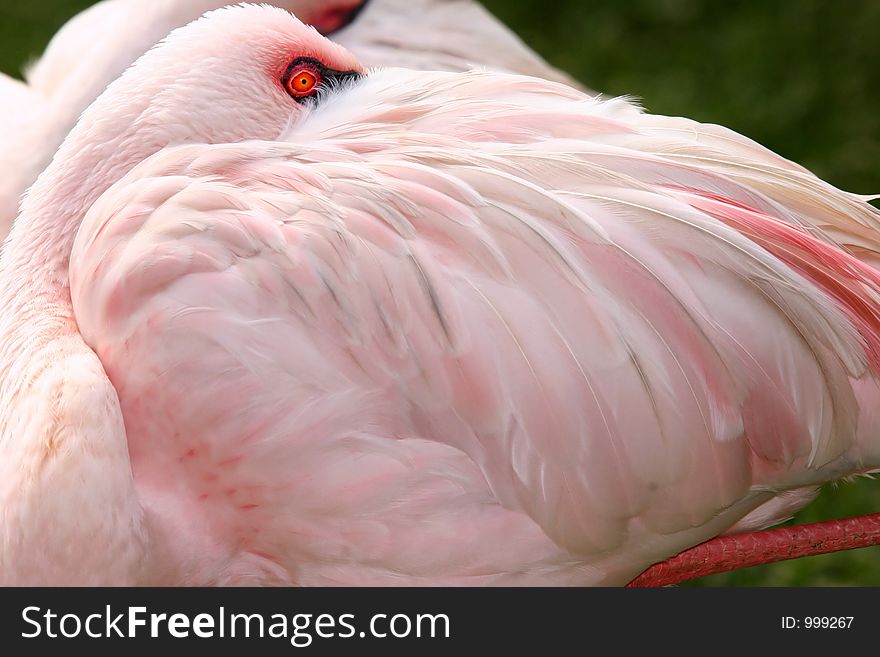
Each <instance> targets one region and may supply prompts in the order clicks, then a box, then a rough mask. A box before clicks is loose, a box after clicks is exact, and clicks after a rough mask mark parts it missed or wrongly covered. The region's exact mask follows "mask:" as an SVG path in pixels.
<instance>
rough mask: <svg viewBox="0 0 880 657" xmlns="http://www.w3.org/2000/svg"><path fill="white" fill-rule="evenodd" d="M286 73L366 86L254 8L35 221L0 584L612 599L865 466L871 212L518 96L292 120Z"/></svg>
mask: <svg viewBox="0 0 880 657" xmlns="http://www.w3.org/2000/svg"><path fill="white" fill-rule="evenodd" d="M196 55H197V56H198V58H199V60H200V61H209V62H210V61H214V59H213V58H216V60H217V61H218V62H222V65H220V64H218V65H217V66H216V67H214V68H211V67H210V66H209V70H208V71H205V70H202V69H199V70H191V66H190V62H191V61H192V57H194V56H196ZM302 56H308V57H313V58H317V59H319V60H320V61H321V62H322V63H323V64H324V65H326V66H327V67H328V68H329V69H333V70H337V71H355V72H363V69H362V68H361V67H360V65H359V64H358V62H357V61H356V60H355V59H354V58H353V57H352V56H351V55H349V54H348V53H346V52H345V51H344V50H342V49H341V48H338V47H333V46H332V45H331V44H329V43H328V42H326V41H325V40H323V39H321V38H320V37H318V36H317V35H316V34H315V33H314V32H310V31H308V30H305V29H304V28H303V27H302V26H301V25H300V24H299V23H298V22H297V21H296V20H295V19H293V18H291V17H290V16H289V15H287V14H285V13H284V12H281V11H275V10H270V9H266V8H262V9H261V8H254V7H244V8H237V9H229V10H223V11H220V12H215V13H213V14H211V15H209V17H208V18H205V19H203V20H201V21H198V22H196V23H194V24H192V25H190V26H188V27H187V28H184V29H182V30H179V31H178V32H175V33H174V35H172V37H171V38H170V39H169V40H168V41H167V43H165V44H163V45H162V46H160V47H158V48H156V49H154V50H153V51H151V52H150V53H148V55H147V56H145V57H144V58H143V59H142V60H141V61H140V62H139V63H138V64H137V65H136V66H135V67H134V68H133V69H131V70H130V71H129V72H128V73H126V74H125V75H124V76H123V77H122V78H121V79H120V80H119V81H117V82H116V83H114V85H113V86H112V87H111V88H110V89H109V90H108V92H107V93H106V94H105V95H103V96H102V97H101V98H100V99H99V100H98V101H97V103H96V104H95V105H94V106H93V107H92V108H91V109H90V110H89V112H88V113H87V115H86V116H85V117H84V119H83V121H82V122H81V124H80V125H79V126H78V127H77V128H76V130H75V131H74V132H73V133H72V134H71V136H70V137H69V138H68V140H67V141H66V142H65V145H64V146H63V147H62V149H61V151H60V152H59V156H58V157H57V158H56V161H55V162H54V163H53V165H52V166H51V167H50V169H49V170H47V172H46V173H45V174H44V175H43V176H41V178H40V180H39V181H38V183H37V184H36V186H35V187H34V189H33V191H32V192H31V194H30V195H29V197H28V199H27V201H26V204H25V207H24V210H23V213H22V216H21V217H20V218H19V220H18V221H17V222H16V224H15V227H14V229H13V232H12V235H11V237H10V242H9V244H8V246H9V249H8V251H7V252H6V253H4V255H3V257H2V258H0V308H2V310H3V314H2V317H3V319H2V323H0V335H3V336H4V341H3V343H2V344H0V363H3V365H4V368H3V370H2V371H3V375H2V378H0V409H3V411H2V412H3V415H0V438H2V440H0V445H2V446H3V450H4V451H3V454H2V458H0V468H2V470H0V474H2V475H3V476H2V477H0V481H2V482H3V486H4V488H3V489H0V490H2V497H0V503H2V505H3V508H7V509H11V511H10V512H9V513H7V514H6V515H5V516H4V517H3V519H2V522H3V526H2V532H3V535H4V536H6V537H9V538H8V539H7V542H6V543H5V544H4V546H3V547H2V549H0V573H2V576H3V577H4V578H5V579H6V581H8V582H10V581H11V582H27V583H35V582H40V581H46V582H52V583H73V582H79V583H166V584H167V583H172V584H214V583H222V584H228V583H282V584H322V585H325V584H622V583H625V582H627V581H629V580H630V579H631V578H632V577H634V576H635V575H636V574H638V573H639V572H640V571H641V570H643V569H644V568H645V567H647V566H648V565H650V564H651V563H654V562H656V561H659V560H662V559H664V558H666V557H668V556H670V555H672V554H675V553H676V552H678V551H680V550H682V549H683V548H686V547H689V546H691V545H695V544H697V543H699V542H701V541H703V540H705V539H707V538H710V537H712V536H715V535H718V534H720V533H722V532H724V531H726V530H728V529H730V528H731V527H733V526H734V525H736V523H745V525H747V526H748V525H749V524H750V523H751V525H754V524H756V523H757V524H759V525H763V524H767V523H769V522H772V521H773V519H774V518H775V517H776V515H777V514H778V513H782V512H788V510H789V509H790V508H791V504H789V502H790V498H791V496H792V495H794V496H795V498H796V499H797V500H802V499H803V496H801V497H798V495H801V493H800V492H798V491H803V490H809V489H811V488H812V487H814V486H816V485H817V484H820V483H822V482H824V481H828V480H831V479H834V478H838V477H841V476H846V475H849V474H853V473H858V472H866V471H870V470H873V469H876V468H877V463H878V460H880V445H878V433H877V428H878V427H877V418H876V417H875V415H876V414H875V412H874V411H873V409H875V408H877V397H878V386H877V381H876V376H875V372H876V371H877V368H878V362H880V359H878V354H880V320H878V317H880V312H878V311H880V307H878V303H880V296H878V295H877V291H878V284H880V275H878V273H877V271H876V270H875V269H873V268H872V267H871V266H870V264H865V262H863V261H860V260H857V259H856V258H855V257H854V256H853V255H852V254H851V250H853V249H855V248H856V246H857V247H858V248H859V249H861V251H862V252H863V253H864V254H865V256H866V261H867V260H870V255H871V254H875V253H877V249H876V247H877V244H878V243H877V241H876V240H875V239H874V238H873V237H872V235H873V233H872V231H873V230H875V229H876V226H877V221H878V214H877V211H876V210H875V209H874V208H872V207H871V206H870V205H869V204H868V203H866V202H865V200H864V199H862V198H860V197H856V196H853V195H849V194H846V193H844V192H841V191H839V190H836V189H835V188H833V187H831V186H830V185H827V184H825V183H823V182H822V181H820V180H818V179H817V178H815V177H814V176H813V175H812V174H810V173H809V172H807V171H805V170H803V169H801V168H800V167H797V166H796V165H793V164H791V163H789V162H787V161H785V160H783V159H782V158H779V157H778V156H775V155H773V154H772V153H770V152H768V151H766V150H765V149H763V148H761V147H759V146H758V145H756V144H754V143H753V142H750V141H749V140H747V139H745V138H743V137H741V136H739V135H736V134H735V133H732V132H729V131H726V130H724V129H722V128H719V127H717V126H706V125H701V124H698V123H695V122H691V121H687V120H685V119H673V118H668V117H657V116H651V115H647V114H644V113H642V112H641V111H640V110H639V109H638V108H636V107H634V106H632V105H631V104H629V103H627V102H625V101H623V100H608V101H606V100H600V99H595V98H590V97H588V96H585V95H583V94H582V93H580V92H578V91H577V90H574V89H572V88H570V87H567V86H564V85H559V84H554V83H551V82H547V81H542V80H538V79H534V78H524V77H519V76H513V75H505V74H501V73H490V72H471V73H467V74H456V73H442V72H438V73H429V74H428V73H416V72H412V71H406V70H397V69H389V70H385V71H377V72H373V73H371V74H369V75H367V76H366V77H363V78H361V79H360V80H358V81H357V82H354V83H351V84H344V85H342V86H339V87H336V88H333V89H328V90H326V91H325V92H324V93H322V94H321V95H320V96H319V97H318V100H317V101H316V103H315V104H313V105H298V104H296V103H292V102H291V101H290V99H289V98H287V97H286V96H285V95H284V93H283V90H281V89H280V88H279V87H278V82H277V80H278V77H277V76H278V75H279V72H280V71H283V70H284V67H285V66H286V62H289V61H297V58H298V57H302ZM206 74H207V75H208V78H209V79H210V80H212V81H214V80H215V79H216V81H217V84H210V85H207V86H206V85H204V84H203V83H202V81H203V80H204V79H205V75H206ZM215 75H216V76H217V77H216V78H215V77H214V76H215ZM156 89H161V90H162V91H161V92H160V93H156ZM111 130H112V135H113V137H112V139H110V138H106V137H108V135H107V133H105V131H111ZM278 135H280V136H278ZM86 145H91V150H90V149H89V148H84V146H86ZM96 162H97V163H100V164H99V165H98V166H97V168H96V164H95V163H96ZM87 180H88V181H89V184H88V185H86V184H84V183H85V181H87ZM845 245H850V246H845ZM68 256H69V262H68ZM68 282H69V290H68V287H67V285H68ZM788 491H796V492H795V493H789V492H788ZM779 495H781V496H783V499H784V500H786V501H784V502H783V503H782V504H777V503H775V502H774V500H775V499H776V498H777V496H779ZM105 502H106V503H105ZM797 503H798V502H797V501H796V502H795V506H796V505H797ZM768 509H769V511H768ZM65 512H66V514H67V517H66V518H64V519H62V521H61V522H57V516H59V515H61V514H64V513H65ZM31 513H34V517H31ZM753 514H756V515H753ZM86 537H88V541H89V544H90V545H91V546H92V552H91V554H90V555H89V557H88V559H87V560H86V561H84V562H82V563H79V562H76V560H75V559H73V556H74V555H72V554H71V553H72V552H73V550H72V549H71V546H81V545H83V543H84V541H85V539H86ZM96 546H97V547H96ZM65 551H66V552H65ZM77 553H78V551H77ZM44 561H50V562H51V564H52V567H51V568H45V567H44V568H41V567H40V565H41V564H42V563H43V562H44ZM102 561H106V562H107V566H106V567H103V568H102V567H101V562H102ZM74 564H76V565H74Z"/></svg>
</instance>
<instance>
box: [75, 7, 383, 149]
mask: <svg viewBox="0 0 880 657" xmlns="http://www.w3.org/2000/svg"><path fill="white" fill-rule="evenodd" d="M365 72H366V71H365V69H364V68H363V66H361V64H360V63H359V62H358V61H357V59H356V58H355V57H354V56H353V55H351V54H350V53H349V52H348V51H347V50H345V49H344V48H342V47H341V46H338V45H336V44H334V43H332V42H331V41H329V40H327V39H325V38H324V37H323V36H321V35H320V34H319V33H318V32H317V31H316V30H315V29H314V28H312V27H309V26H306V25H304V24H303V23H301V22H300V21H299V20H298V19H297V18H295V17H294V16H293V15H291V14H290V13H288V12H287V11H285V10H283V9H278V8H275V7H269V6H266V5H262V6H257V5H237V6H234V7H227V8H224V9H218V10H216V11H212V12H209V13H207V14H205V15H204V16H203V17H202V18H200V19H198V20H196V21H194V22H192V23H190V24H189V25H186V26H184V27H181V28H179V29H177V30H175V31H174V32H172V33H171V34H170V35H168V37H167V38H166V39H164V40H163V41H162V42H161V43H159V44H158V45H157V46H155V47H154V48H153V49H151V50H150V51H149V52H147V53H146V54H145V55H144V56H143V57H141V58H140V59H139V60H138V61H137V62H136V63H135V64H134V65H133V66H132V67H131V68H130V69H129V70H128V71H126V73H124V74H123V75H122V76H121V77H120V78H119V79H118V80H116V81H115V82H114V83H113V84H111V85H110V87H108V89H107V91H106V92H105V93H104V94H102V96H101V97H100V98H99V99H98V100H97V101H96V102H95V103H94V104H93V105H92V106H91V107H90V108H89V109H88V110H86V112H85V113H84V115H83V119H82V121H81V125H80V126H78V128H77V129H75V130H74V132H73V133H71V138H72V140H75V139H77V137H78V136H79V137H81V136H82V134H81V133H82V130H87V131H90V132H92V131H95V130H99V131H103V132H106V131H107V130H108V129H113V130H115V131H116V134H119V133H120V132H122V131H125V130H129V131H130V130H136V131H137V134H138V137H137V138H136V140H135V141H137V142H139V144H138V145H137V147H136V148H137V149H138V150H142V149H143V148H144V147H149V148H150V150H153V151H155V150H158V149H160V148H162V147H164V146H167V145H174V144H178V143H187V142H202V143H221V142H223V143H226V142H236V141H243V140H247V139H265V140H271V139H275V138H277V137H278V135H279V134H280V133H281V132H282V131H283V130H284V129H285V128H286V127H287V126H288V125H290V124H291V123H296V122H297V121H298V119H299V118H301V116H303V115H305V114H306V113H308V111H309V110H310V109H311V108H312V107H313V106H314V105H315V104H317V103H318V102H320V100H321V98H323V97H324V96H325V95H326V94H327V92H328V91H331V90H332V89H334V88H336V87H339V86H341V85H345V84H349V83H351V82H352V81H354V80H356V79H357V78H359V77H360V76H362V75H363V74H364V73H365ZM76 133H80V135H77V134H76ZM98 136H99V135H96V134H90V135H87V138H88V139H89V141H91V142H92V143H94V141H95V140H96V138H97V137H98ZM101 136H103V137H105V138H107V137H108V135H106V134H103V135H101ZM145 140H146V143H144V142H145ZM68 141H71V139H69V140H68ZM147 154H148V153H144V152H140V153H139V154H138V156H139V157H143V156H145V155H147Z"/></svg>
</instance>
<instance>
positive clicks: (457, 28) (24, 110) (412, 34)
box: [0, 0, 577, 241]
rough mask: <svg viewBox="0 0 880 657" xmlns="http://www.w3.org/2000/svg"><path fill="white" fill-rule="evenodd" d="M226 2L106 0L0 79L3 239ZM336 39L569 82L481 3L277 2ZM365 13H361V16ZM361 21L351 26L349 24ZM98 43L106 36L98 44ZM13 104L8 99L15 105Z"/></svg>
mask: <svg viewBox="0 0 880 657" xmlns="http://www.w3.org/2000/svg"><path fill="white" fill-rule="evenodd" d="M226 4H229V3H228V1H227V0H104V1H103V2H99V3H97V4H95V5H93V6H92V7H89V8H88V9H87V10H85V11H83V12H81V13H80V14H77V15H76V16H75V17H74V18H72V19H71V20H70V21H68V23H66V24H65V25H64V26H63V27H62V28H61V30H59V32H58V33H57V34H56V35H55V36H54V37H53V38H52V41H51V42H50V43H49V45H48V46H47V48H46V52H45V53H44V54H43V56H42V57H41V58H40V59H39V60H37V61H36V62H35V63H34V64H33V65H31V66H30V67H29V68H28V70H27V71H26V79H27V82H28V84H27V85H24V84H22V83H20V82H18V81H15V80H12V79H11V78H7V77H5V76H0V170H2V171H4V172H5V176H4V179H3V181H2V182H0V241H2V239H3V238H5V236H6V234H7V233H8V231H9V225H10V224H11V222H12V220H13V219H14V218H15V216H16V215H17V213H18V208H19V199H20V197H21V195H22V193H23V192H24V191H25V190H26V189H27V188H28V187H29V186H30V185H31V184H32V183H33V182H34V180H36V178H37V176H38V175H39V173H40V172H41V171H42V170H43V169H44V168H45V167H46V165H47V164H48V163H49V161H50V159H51V158H52V155H53V154H54V153H55V151H56V150H57V148H58V146H59V145H60V144H61V142H62V140H63V139H64V137H65V136H66V135H67V133H68V132H69V131H70V129H71V128H72V127H73V125H74V123H75V122H76V120H77V118H78V117H79V115H80V114H81V113H82V111H83V110H84V109H85V108H86V107H88V105H89V104H90V103H91V102H92V101H93V100H94V99H95V98H96V97H97V96H98V95H99V94H100V93H101V92H102V91H103V90H104V89H105V88H106V87H107V85H108V84H109V83H110V82H112V81H113V80H114V79H116V78H117V77H119V75H120V74H121V73H122V72H123V71H124V70H125V69H126V67H128V66H129V65H130V64H131V63H132V62H133V61H135V60H136V59H137V58H138V57H139V56H140V55H142V54H143V53H144V52H145V51H146V50H148V49H149V48H150V47H151V46H153V45H154V44H156V43H157V42H158V41H159V40H160V39H162V38H163V37H164V36H166V35H167V34H168V33H169V32H170V31H171V30H173V29H174V28H176V27H180V26H182V25H185V24H186V23H188V22H190V21H192V20H194V19H196V18H198V17H199V16H200V15H201V14H203V13H204V12H205V11H207V10H210V9H216V8H219V7H222V6H224V5H226ZM269 4H272V5H274V6H277V7H281V8H284V9H287V10H289V11H291V12H293V13H294V14H296V15H297V17H299V18H300V19H301V20H303V21H304V22H306V23H309V24H311V25H314V26H316V27H318V28H319V29H321V30H322V31H323V32H324V33H325V34H333V33H336V32H338V31H339V30H340V29H342V28H345V29H344V30H343V32H342V33H339V34H338V35H335V37H336V38H339V39H341V40H342V41H344V42H345V44H346V45H347V47H349V49H350V50H352V51H353V52H354V53H355V54H357V55H358V57H359V59H360V61H362V62H363V63H364V65H365V66H386V65H389V64H392V63H395V65H397V66H406V67H407V68H415V69H426V70H434V69H443V70H467V69H469V68H471V67H473V66H486V67H490V68H497V69H499V70H506V71H512V72H517V73H524V74H528V75H536V76H542V77H547V78H548V79H558V80H565V81H566V82H568V83H570V84H572V85H577V82H575V81H574V80H573V79H571V78H569V77H568V76H566V75H565V74H563V73H561V72H560V71H558V70H556V69H555V68H553V67H551V66H550V65H549V64H547V63H546V62H545V61H544V60H543V59H541V58H540V56H538V55H537V54H536V53H535V52H534V51H532V50H531V49H530V48H528V47H527V46H526V45H525V44H524V43H523V42H522V41H521V40H520V39H519V38H518V37H517V36H516V35H515V34H513V33H512V32H511V31H510V30H509V29H507V27H505V26H504V25H503V24H502V23H501V22H500V21H498V20H497V19H496V18H495V17H494V16H493V15H492V14H490V13H489V12H488V11H486V10H485V9H484V8H483V7H482V6H481V5H480V4H479V3H477V2H476V1H475V0H369V2H368V3H367V2H365V1H364V0H276V1H274V2H271V3H269ZM361 9H363V11H362V12H361ZM352 19H353V20H354V22H353V23H352V24H351V25H349V26H347V27H346V25H347V24H348V21H349V20H352ZM98 37H100V38H98ZM13 96H14V101H15V102H14V103H13V102H9V101H12V100H13Z"/></svg>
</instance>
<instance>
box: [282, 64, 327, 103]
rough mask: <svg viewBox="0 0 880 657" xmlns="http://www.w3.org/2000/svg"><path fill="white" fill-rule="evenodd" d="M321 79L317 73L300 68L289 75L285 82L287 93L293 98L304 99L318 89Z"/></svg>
mask: <svg viewBox="0 0 880 657" xmlns="http://www.w3.org/2000/svg"><path fill="white" fill-rule="evenodd" d="M320 81H321V78H320V77H319V76H318V74H317V73H315V72H314V71H312V70H310V69H306V68H301V69H298V70H295V71H293V72H292V73H291V74H290V79H289V80H288V81H287V91H288V92H290V95H291V96H293V97H294V98H305V97H306V96H311V95H312V94H314V93H315V92H316V91H317V89H318V84H319V83H320Z"/></svg>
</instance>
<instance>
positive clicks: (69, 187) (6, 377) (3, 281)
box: [0, 101, 167, 399]
mask: <svg viewBox="0 0 880 657" xmlns="http://www.w3.org/2000/svg"><path fill="white" fill-rule="evenodd" d="M110 107H112V105H110V104H109V103H107V102H104V103H102V102H101V101H99V102H98V103H96V105H95V106H93V108H92V109H91V110H89V112H88V113H87V114H86V115H85V117H84V119H83V121H81V122H80V124H79V125H77V127H76V128H74V130H73V132H71V134H70V136H69V137H68V138H67V140H66V141H65V142H64V144H62V146H61V148H60V149H59V150H58V153H57V154H56V156H55V158H54V160H53V161H52V163H51V164H50V165H49V167H48V168H47V169H46V170H45V171H44V172H43V174H42V175H40V177H39V178H38V179H37V181H36V182H35V183H34V185H33V187H32V188H31V189H30V191H29V192H28V194H27V196H26V198H25V200H24V202H23V204H22V210H21V213H20V214H19V216H18V218H17V219H16V220H15V222H14V224H13V226H12V230H11V231H10V233H9V236H8V238H7V239H6V242H5V243H4V244H3V245H2V247H0V399H9V398H10V396H9V395H11V394H12V392H14V388H15V386H16V385H17V379H20V377H21V375H22V372H23V371H27V367H28V365H27V363H28V361H30V360H32V359H33V357H34V356H35V355H36V353H37V352H38V351H39V350H40V349H41V348H43V347H46V346H47V345H49V344H50V343H51V342H52V341H53V340H55V339H57V338H59V337H62V336H65V335H72V334H78V332H77V329H76V326H75V323H74V322H73V311H72V306H71V300H70V290H69V282H68V265H69V262H70V255H71V252H72V250H73V243H74V239H75V238H76V234H77V231H78V230H79V226H80V224H81V223H82V220H83V218H84V217H85V214H86V212H87V211H88V209H89V207H90V206H91V205H92V204H93V203H94V202H95V200H96V199H97V198H98V197H99V196H100V195H101V194H102V193H103V192H104V191H106V190H107V189H108V188H109V187H110V186H111V185H112V184H113V183H114V182H115V181H116V180H118V179H119V178H121V177H122V176H123V175H124V174H125V173H126V172H127V171H128V170H130V169H131V168H132V167H134V166H135V164H137V163H138V162H139V161H140V160H142V159H144V158H145V157H147V156H149V155H150V154H152V153H153V152H156V151H158V150H159V149H160V148H161V147H162V146H163V145H164V143H167V139H162V135H161V131H153V132H151V131H150V130H144V129H143V126H142V125H141V126H140V128H139V124H140V123H142V118H143V117H142V115H143V112H144V109H145V108H146V107H147V101H143V102H141V103H133V104H132V105H130V106H128V107H127V108H126V109H125V110H124V111H120V110H117V111H116V112H115V113H114V112H112V111H106V110H108V109H109V108H110ZM112 126H125V127H124V128H122V129H121V130H116V131H115V134H112V133H110V132H109V131H111V130H113V128H112ZM163 142H164V143H163ZM16 365H17V367H16ZM22 368H24V370H23V369H22ZM10 386H12V389H10Z"/></svg>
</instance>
